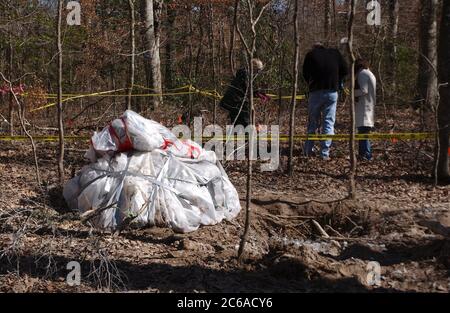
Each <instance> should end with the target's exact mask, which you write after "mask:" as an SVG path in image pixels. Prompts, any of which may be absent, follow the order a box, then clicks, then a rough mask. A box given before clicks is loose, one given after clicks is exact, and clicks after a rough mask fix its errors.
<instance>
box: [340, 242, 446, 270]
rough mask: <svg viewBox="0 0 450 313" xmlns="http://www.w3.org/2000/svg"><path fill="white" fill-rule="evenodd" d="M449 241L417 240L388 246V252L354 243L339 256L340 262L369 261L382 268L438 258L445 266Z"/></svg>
mask: <svg viewBox="0 0 450 313" xmlns="http://www.w3.org/2000/svg"><path fill="white" fill-rule="evenodd" d="M447 250H448V240H445V239H434V240H426V241H422V242H418V241H417V240H414V241H409V242H400V243H390V244H387V246H386V250H384V251H379V250H377V249H375V248H372V247H370V246H368V245H367V244H361V243H354V244H352V245H350V246H349V247H347V248H346V249H345V250H344V251H343V252H342V253H341V254H340V255H339V256H337V257H335V259H336V260H338V261H343V260H347V259H350V258H357V259H361V260H367V261H377V262H379V263H380V265H381V266H390V265H395V264H400V263H406V262H412V261H423V260H430V259H433V258H437V259H438V260H439V261H441V262H442V263H443V264H444V265H446V266H447V268H448V264H449V263H450V262H448V257H449V255H447V252H446V251H447Z"/></svg>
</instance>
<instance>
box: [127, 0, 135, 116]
mask: <svg viewBox="0 0 450 313" xmlns="http://www.w3.org/2000/svg"><path fill="white" fill-rule="evenodd" d="M128 6H129V10H130V41H131V59H130V76H129V85H128V97H127V110H131V104H132V101H133V100H132V94H133V88H134V71H135V58H136V37H135V24H136V20H135V14H134V13H135V10H134V0H128Z"/></svg>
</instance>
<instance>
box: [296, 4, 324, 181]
mask: <svg viewBox="0 0 450 313" xmlns="http://www.w3.org/2000/svg"><path fill="white" fill-rule="evenodd" d="M298 1H299V0H295V9H294V41H295V53H294V64H293V69H294V70H293V73H294V83H293V86H292V100H291V115H290V123H289V160H288V164H289V165H288V171H289V175H290V176H292V175H293V174H294V165H293V159H294V132H295V107H296V104H297V87H298V62H299V55H300V35H299V33H298V28H299V7H300V6H299V3H298ZM327 1H328V0H327Z"/></svg>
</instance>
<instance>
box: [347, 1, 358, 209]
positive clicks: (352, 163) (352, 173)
mask: <svg viewBox="0 0 450 313" xmlns="http://www.w3.org/2000/svg"><path fill="white" fill-rule="evenodd" d="M355 11H356V0H351V1H350V17H349V21H348V46H347V48H348V54H349V56H350V64H351V66H350V141H349V145H350V173H349V184H350V186H349V198H350V199H352V200H354V199H356V184H355V176H356V149H355V133H356V129H355V128H356V125H355V54H354V51H353V26H354V19H355Z"/></svg>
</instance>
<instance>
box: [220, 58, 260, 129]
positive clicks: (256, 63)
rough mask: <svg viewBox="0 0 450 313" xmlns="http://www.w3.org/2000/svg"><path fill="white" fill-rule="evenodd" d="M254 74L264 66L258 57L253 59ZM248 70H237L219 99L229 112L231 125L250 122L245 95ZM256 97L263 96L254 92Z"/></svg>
mask: <svg viewBox="0 0 450 313" xmlns="http://www.w3.org/2000/svg"><path fill="white" fill-rule="evenodd" d="M252 63H253V69H254V75H255V76H256V75H258V74H259V73H260V72H261V71H262V70H263V68H264V65H263V63H262V62H261V60H259V59H253V60H252ZM247 88H248V72H247V70H246V69H245V68H242V69H240V70H238V71H237V73H236V76H235V77H234V78H233V80H232V81H231V84H230V86H229V87H228V89H227V90H226V91H225V94H224V96H223V98H222V100H221V101H220V106H221V107H222V108H224V109H225V110H227V111H228V112H229V116H230V119H231V123H232V124H233V125H243V126H244V127H247V126H248V125H249V124H250V104H249V99H248V97H247V94H248V92H247ZM254 95H255V96H257V97H260V96H261V97H264V94H263V93H261V92H258V91H256V92H254Z"/></svg>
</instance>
